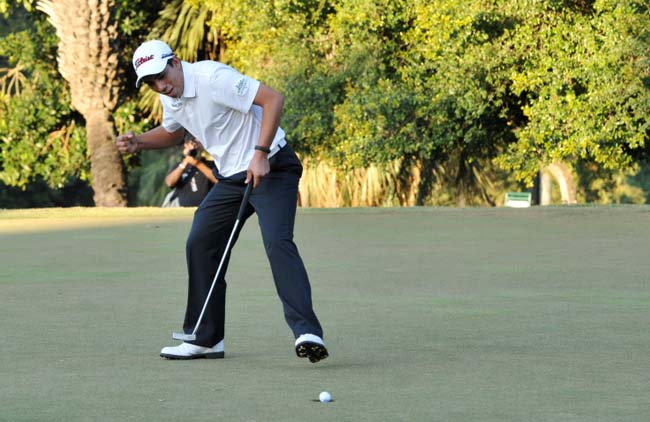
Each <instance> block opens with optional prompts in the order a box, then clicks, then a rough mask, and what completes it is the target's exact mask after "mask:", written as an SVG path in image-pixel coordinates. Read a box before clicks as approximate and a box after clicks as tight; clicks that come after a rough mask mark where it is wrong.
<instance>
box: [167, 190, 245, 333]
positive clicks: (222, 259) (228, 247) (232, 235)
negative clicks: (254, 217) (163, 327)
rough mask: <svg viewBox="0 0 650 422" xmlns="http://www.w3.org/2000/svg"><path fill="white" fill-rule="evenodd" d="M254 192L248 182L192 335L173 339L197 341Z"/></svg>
mask: <svg viewBox="0 0 650 422" xmlns="http://www.w3.org/2000/svg"><path fill="white" fill-rule="evenodd" d="M252 190H253V181H252V180H251V181H250V182H248V185H247V186H246V190H245V191H244V199H242V201H241V205H240V206H239V213H237V220H235V225H234V227H233V228H232V233H230V238H229V239H228V243H226V249H225V250H224V251H223V255H221V262H219V267H218V268H217V273H216V274H215V275H214V279H213V280H212V286H210V291H209V292H208V296H207V297H206V298H205V303H203V309H202V310H201V314H200V315H199V319H197V320H196V325H195V326H194V331H192V334H185V333H172V338H173V339H174V340H183V341H194V340H196V332H197V330H198V329H199V325H200V324H201V320H202V319H203V314H204V313H205V309H206V308H207V307H208V302H210V296H212V290H214V286H215V285H216V284H217V278H219V274H220V273H221V267H222V266H223V263H224V261H225V260H226V256H228V252H229V251H230V243H231V242H232V239H233V237H235V233H237V227H239V222H240V221H241V219H242V217H243V216H244V211H245V210H246V205H248V197H249V196H250V194H251V191H252Z"/></svg>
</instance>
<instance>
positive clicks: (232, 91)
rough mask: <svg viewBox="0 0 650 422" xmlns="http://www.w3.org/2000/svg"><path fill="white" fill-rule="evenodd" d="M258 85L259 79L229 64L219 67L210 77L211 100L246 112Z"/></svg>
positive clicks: (251, 103)
mask: <svg viewBox="0 0 650 422" xmlns="http://www.w3.org/2000/svg"><path fill="white" fill-rule="evenodd" d="M259 87H260V83H259V81H257V80H255V79H253V78H251V77H248V76H245V75H242V74H241V73H239V72H237V71H236V70H235V69H233V68H231V67H229V66H223V67H220V68H219V69H217V70H216V71H215V72H214V73H213V74H212V77H211V78H210V91H211V93H212V100H213V101H214V102H215V103H217V104H221V105H223V106H226V107H229V108H232V109H235V110H237V111H239V112H241V113H248V111H249V110H250V108H251V106H252V105H253V100H254V99H255V96H256V95H257V90H258V89H259Z"/></svg>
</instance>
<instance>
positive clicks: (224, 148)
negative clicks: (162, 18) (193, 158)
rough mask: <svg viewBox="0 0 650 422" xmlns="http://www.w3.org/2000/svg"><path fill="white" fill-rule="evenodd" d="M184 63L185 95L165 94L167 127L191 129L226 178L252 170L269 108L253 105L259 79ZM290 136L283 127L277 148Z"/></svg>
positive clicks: (225, 68) (204, 63)
mask: <svg viewBox="0 0 650 422" xmlns="http://www.w3.org/2000/svg"><path fill="white" fill-rule="evenodd" d="M181 63H182V66H183V79H184V88H183V95H182V97H181V98H172V97H168V96H166V95H162V94H160V102H161V103H162V106H163V122H162V126H163V128H164V129H165V130H167V131H168V132H174V131H176V130H178V129H180V128H181V127H184V128H185V129H187V130H188V131H189V132H190V133H191V134H192V135H194V136H195V137H196V138H197V139H198V140H199V141H201V143H202V144H203V146H204V148H205V149H206V150H207V151H208V152H209V153H210V155H212V157H213V158H214V160H215V163H216V165H217V168H218V169H219V173H220V174H221V175H223V176H226V177H228V176H232V175H233V174H235V173H239V172H242V171H246V170H247V169H248V165H249V163H250V161H251V159H252V158H253V154H255V145H257V143H258V142H259V137H260V128H261V126H262V110H263V109H262V107H259V106H257V105H255V104H253V100H254V99H255V95H256V94H257V90H258V89H259V86H260V83H259V81H257V80H255V79H253V78H250V77H248V76H245V75H242V74H241V73H239V72H237V71H236V70H235V69H233V68H231V67H230V66H227V65H225V64H223V63H219V62H215V61H202V62H197V63H188V62H181ZM284 137H285V134H284V131H283V130H282V129H281V128H278V131H277V132H276V134H275V138H274V139H273V143H272V144H271V149H272V150H275V149H277V146H278V144H280V145H283V144H284V142H285V141H284Z"/></svg>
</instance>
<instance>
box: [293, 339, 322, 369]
mask: <svg viewBox="0 0 650 422" xmlns="http://www.w3.org/2000/svg"><path fill="white" fill-rule="evenodd" d="M296 355H298V357H300V358H309V361H310V362H311V363H316V362H318V361H319V360H323V359H325V358H326V357H328V356H329V353H327V349H326V348H325V342H323V339H322V338H320V337H318V336H317V335H315V334H303V335H301V336H300V337H298V338H297V339H296Z"/></svg>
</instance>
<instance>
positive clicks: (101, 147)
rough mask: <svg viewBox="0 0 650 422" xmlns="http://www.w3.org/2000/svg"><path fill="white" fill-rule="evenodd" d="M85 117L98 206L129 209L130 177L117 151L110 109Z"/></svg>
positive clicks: (89, 112)
mask: <svg viewBox="0 0 650 422" xmlns="http://www.w3.org/2000/svg"><path fill="white" fill-rule="evenodd" d="M84 117H85V118H86V137H87V140H88V150H89V152H90V174H91V176H92V188H93V191H94V197H93V198H94V200H95V205H96V206H99V207H125V206H126V175H125V171H124V166H123V163H122V159H121V157H120V155H119V153H118V152H117V148H115V135H114V126H113V122H112V120H111V118H110V114H109V113H108V111H106V110H89V111H88V112H87V113H86V114H85V115H84Z"/></svg>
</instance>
